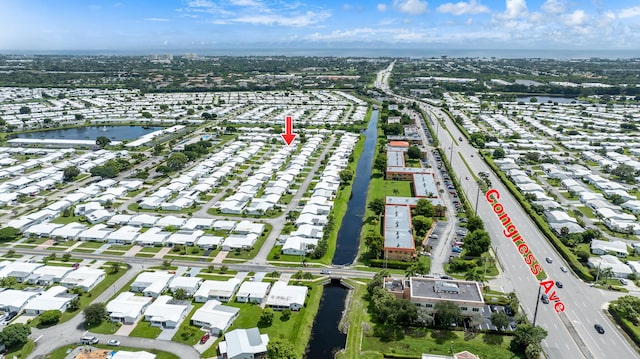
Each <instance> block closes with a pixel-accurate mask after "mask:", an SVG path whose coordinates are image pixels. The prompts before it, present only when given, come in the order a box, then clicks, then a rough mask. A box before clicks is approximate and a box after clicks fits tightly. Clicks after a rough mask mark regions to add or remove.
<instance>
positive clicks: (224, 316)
mask: <svg viewBox="0 0 640 359" xmlns="http://www.w3.org/2000/svg"><path fill="white" fill-rule="evenodd" d="M239 312H240V308H234V307H228V306H225V305H222V303H220V302H219V301H217V300H209V301H207V302H206V303H204V305H203V306H202V307H201V308H199V309H198V310H196V312H195V313H194V314H193V316H192V317H191V324H193V325H195V326H198V327H201V328H202V329H203V330H206V331H208V332H210V333H211V334H214V335H220V334H221V333H222V332H224V331H225V330H227V329H228V328H229V327H230V326H231V324H233V321H234V320H236V318H237V317H238V313H239Z"/></svg>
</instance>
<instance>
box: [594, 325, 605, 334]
mask: <svg viewBox="0 0 640 359" xmlns="http://www.w3.org/2000/svg"><path fill="white" fill-rule="evenodd" d="M593 327H594V328H596V332H598V333H600V334H604V328H603V327H602V325H600V324H596V325H594V326H593Z"/></svg>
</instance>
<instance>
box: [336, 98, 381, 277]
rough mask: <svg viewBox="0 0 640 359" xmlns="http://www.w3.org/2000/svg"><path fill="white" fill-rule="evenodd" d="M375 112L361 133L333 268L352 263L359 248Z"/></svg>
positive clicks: (375, 118) (373, 143)
mask: <svg viewBox="0 0 640 359" xmlns="http://www.w3.org/2000/svg"><path fill="white" fill-rule="evenodd" d="M377 126H378V110H373V111H372V113H371V119H370V121H369V126H368V127H367V129H366V131H364V135H365V137H366V138H365V141H364V149H363V151H362V154H361V155H360V159H359V161H358V166H357V167H356V174H355V178H354V180H353V187H352V189H351V198H350V199H349V203H348V204H347V213H346V214H345V216H344V218H343V219H342V223H341V225H340V230H339V231H338V238H337V243H336V253H335V254H334V256H333V264H335V265H345V264H351V263H353V261H354V259H355V258H356V254H357V253H358V245H359V244H360V231H361V230H362V217H363V216H364V212H365V205H366V202H367V189H368V188H369V181H370V180H371V167H372V166H373V155H374V153H373V152H374V151H375V149H376V141H377V140H378V128H377Z"/></svg>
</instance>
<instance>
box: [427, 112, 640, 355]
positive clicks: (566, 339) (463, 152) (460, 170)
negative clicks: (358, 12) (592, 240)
mask: <svg viewBox="0 0 640 359" xmlns="http://www.w3.org/2000/svg"><path fill="white" fill-rule="evenodd" d="M426 107H427V105H424V108H425V110H426ZM430 110H431V111H434V113H435V114H436V115H437V116H438V117H440V118H442V119H443V120H444V121H445V125H446V127H447V128H448V129H449V131H450V132H451V135H452V136H453V138H452V136H451V135H449V133H448V132H447V131H446V130H444V129H443V128H440V129H439V130H438V133H439V140H440V142H441V145H442V148H443V149H444V153H445V155H447V156H451V158H450V161H451V163H452V167H453V170H454V171H455V173H456V175H457V176H458V177H462V176H468V177H469V178H472V175H471V173H470V172H469V169H468V168H467V166H466V165H465V163H464V162H463V160H462V159H461V157H462V158H464V160H465V161H466V163H467V164H468V166H469V167H470V168H471V170H472V171H473V172H474V173H475V174H477V173H478V172H480V171H485V172H489V173H490V174H491V175H490V179H491V183H492V185H493V188H495V189H497V190H498V191H499V192H500V194H501V197H500V202H501V203H502V204H503V205H504V208H505V211H506V212H508V213H509V216H510V217H511V220H512V222H513V223H514V224H515V225H516V226H517V228H518V230H519V231H520V233H522V235H523V238H524V239H525V241H526V243H527V244H528V246H529V248H530V249H531V251H532V252H533V254H534V255H535V256H536V258H537V259H538V261H539V262H540V265H541V266H542V268H543V269H544V271H545V272H546V273H547V275H548V277H549V279H553V280H559V281H561V282H562V283H563V284H564V288H562V289H558V288H555V287H554V288H553V289H552V290H556V291H557V294H558V296H559V297H560V300H561V301H562V302H563V303H564V304H565V307H566V309H565V312H564V314H562V315H560V314H558V313H556V312H555V311H554V309H553V305H552V304H547V305H545V304H542V303H541V304H540V307H539V310H538V317H537V324H538V325H540V326H542V327H543V328H545V329H546V330H547V331H548V332H549V335H548V336H547V338H546V339H545V340H544V341H543V343H542V344H543V348H544V350H545V352H546V353H547V356H548V358H549V359H556V358H567V359H574V358H598V359H599V358H602V359H607V358H640V355H639V354H638V351H637V349H636V348H635V347H632V345H631V344H630V343H629V342H628V341H627V339H626V337H625V336H624V334H622V333H620V332H619V329H618V328H617V327H616V326H615V324H614V323H613V322H612V321H611V320H609V318H608V317H607V316H606V315H605V314H604V312H603V308H605V306H606V303H607V302H609V301H611V300H613V299H615V298H617V297H619V296H621V295H624V294H623V293H616V292H609V291H603V290H600V289H596V288H592V287H591V286H590V285H588V284H586V283H584V282H583V281H582V280H580V279H579V278H577V277H576V276H575V275H574V274H573V273H571V272H568V273H563V272H562V271H561V270H560V266H563V265H564V266H565V267H567V268H568V267H569V266H568V265H567V264H566V263H565V262H564V261H563V259H562V257H561V256H560V255H559V254H557V253H556V251H555V250H554V248H553V247H552V246H551V244H549V243H548V242H547V240H546V238H545V237H544V236H543V235H542V233H541V232H540V231H539V230H538V228H537V226H536V225H535V223H533V221H532V220H531V219H530V218H529V216H528V215H527V214H526V213H525V212H524V210H523V209H522V208H521V207H520V205H519V204H518V202H517V201H516V200H515V198H513V196H512V195H511V194H510V193H509V191H508V190H507V189H506V187H504V186H503V185H502V183H501V182H500V181H499V180H498V179H497V177H496V176H495V175H494V174H493V173H492V171H491V170H490V168H489V167H488V166H487V165H486V164H485V163H484V161H480V160H478V156H479V154H478V151H477V149H475V148H473V147H472V146H471V145H469V144H468V143H467V141H466V139H465V138H463V141H458V138H459V137H461V136H462V134H461V133H460V132H459V131H458V129H457V127H456V126H455V125H454V124H453V122H452V120H451V119H449V118H448V116H447V115H446V114H444V113H443V112H441V111H439V110H438V109H436V108H433V107H430ZM436 126H439V124H438V122H437V121H436ZM454 138H455V140H454ZM456 142H457V143H456ZM462 188H463V190H464V191H465V192H466V195H467V198H469V199H470V201H471V203H472V205H474V206H475V198H476V193H477V184H475V183H468V184H466V185H463V186H462ZM477 208H478V214H479V216H480V217H481V218H482V219H483V221H484V223H485V229H486V230H487V231H488V232H489V234H490V235H491V238H492V245H493V247H494V249H495V252H496V253H497V255H498V259H499V261H500V262H501V263H502V264H503V266H504V268H505V272H506V277H507V278H508V279H510V281H511V284H512V285H513V288H514V290H515V291H516V292H517V293H518V297H519V298H520V302H521V305H522V306H523V308H524V310H525V312H526V313H527V316H528V317H529V318H530V319H531V318H533V313H534V310H535V305H536V301H537V300H536V295H537V293H538V286H539V285H538V281H537V279H536V278H535V276H534V275H533V274H531V272H530V270H529V266H528V265H526V264H525V263H524V261H523V259H522V256H521V255H520V253H519V252H518V251H517V249H516V246H515V245H514V244H512V243H511V241H510V240H509V239H507V238H506V237H504V235H503V227H502V223H501V222H500V221H499V219H498V217H497V216H496V214H495V213H494V212H493V210H492V208H491V206H490V204H489V203H488V202H487V201H486V200H485V199H484V197H483V196H482V194H481V195H480V197H479V203H478V206H477ZM546 257H551V258H553V264H549V263H547V262H545V258H546ZM552 303H553V302H552ZM565 315H566V318H565ZM596 323H598V324H601V325H602V326H603V327H604V329H605V334H598V333H597V332H596V331H595V329H594V327H593V326H594V324H596ZM572 333H573V335H572Z"/></svg>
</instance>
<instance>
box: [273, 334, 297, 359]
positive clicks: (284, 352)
mask: <svg viewBox="0 0 640 359" xmlns="http://www.w3.org/2000/svg"><path fill="white" fill-rule="evenodd" d="M267 356H268V357H269V359H297V358H298V355H297V354H296V352H295V347H294V346H293V344H291V342H290V341H288V340H287V339H285V338H280V337H278V338H275V339H273V340H270V341H269V344H267Z"/></svg>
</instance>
